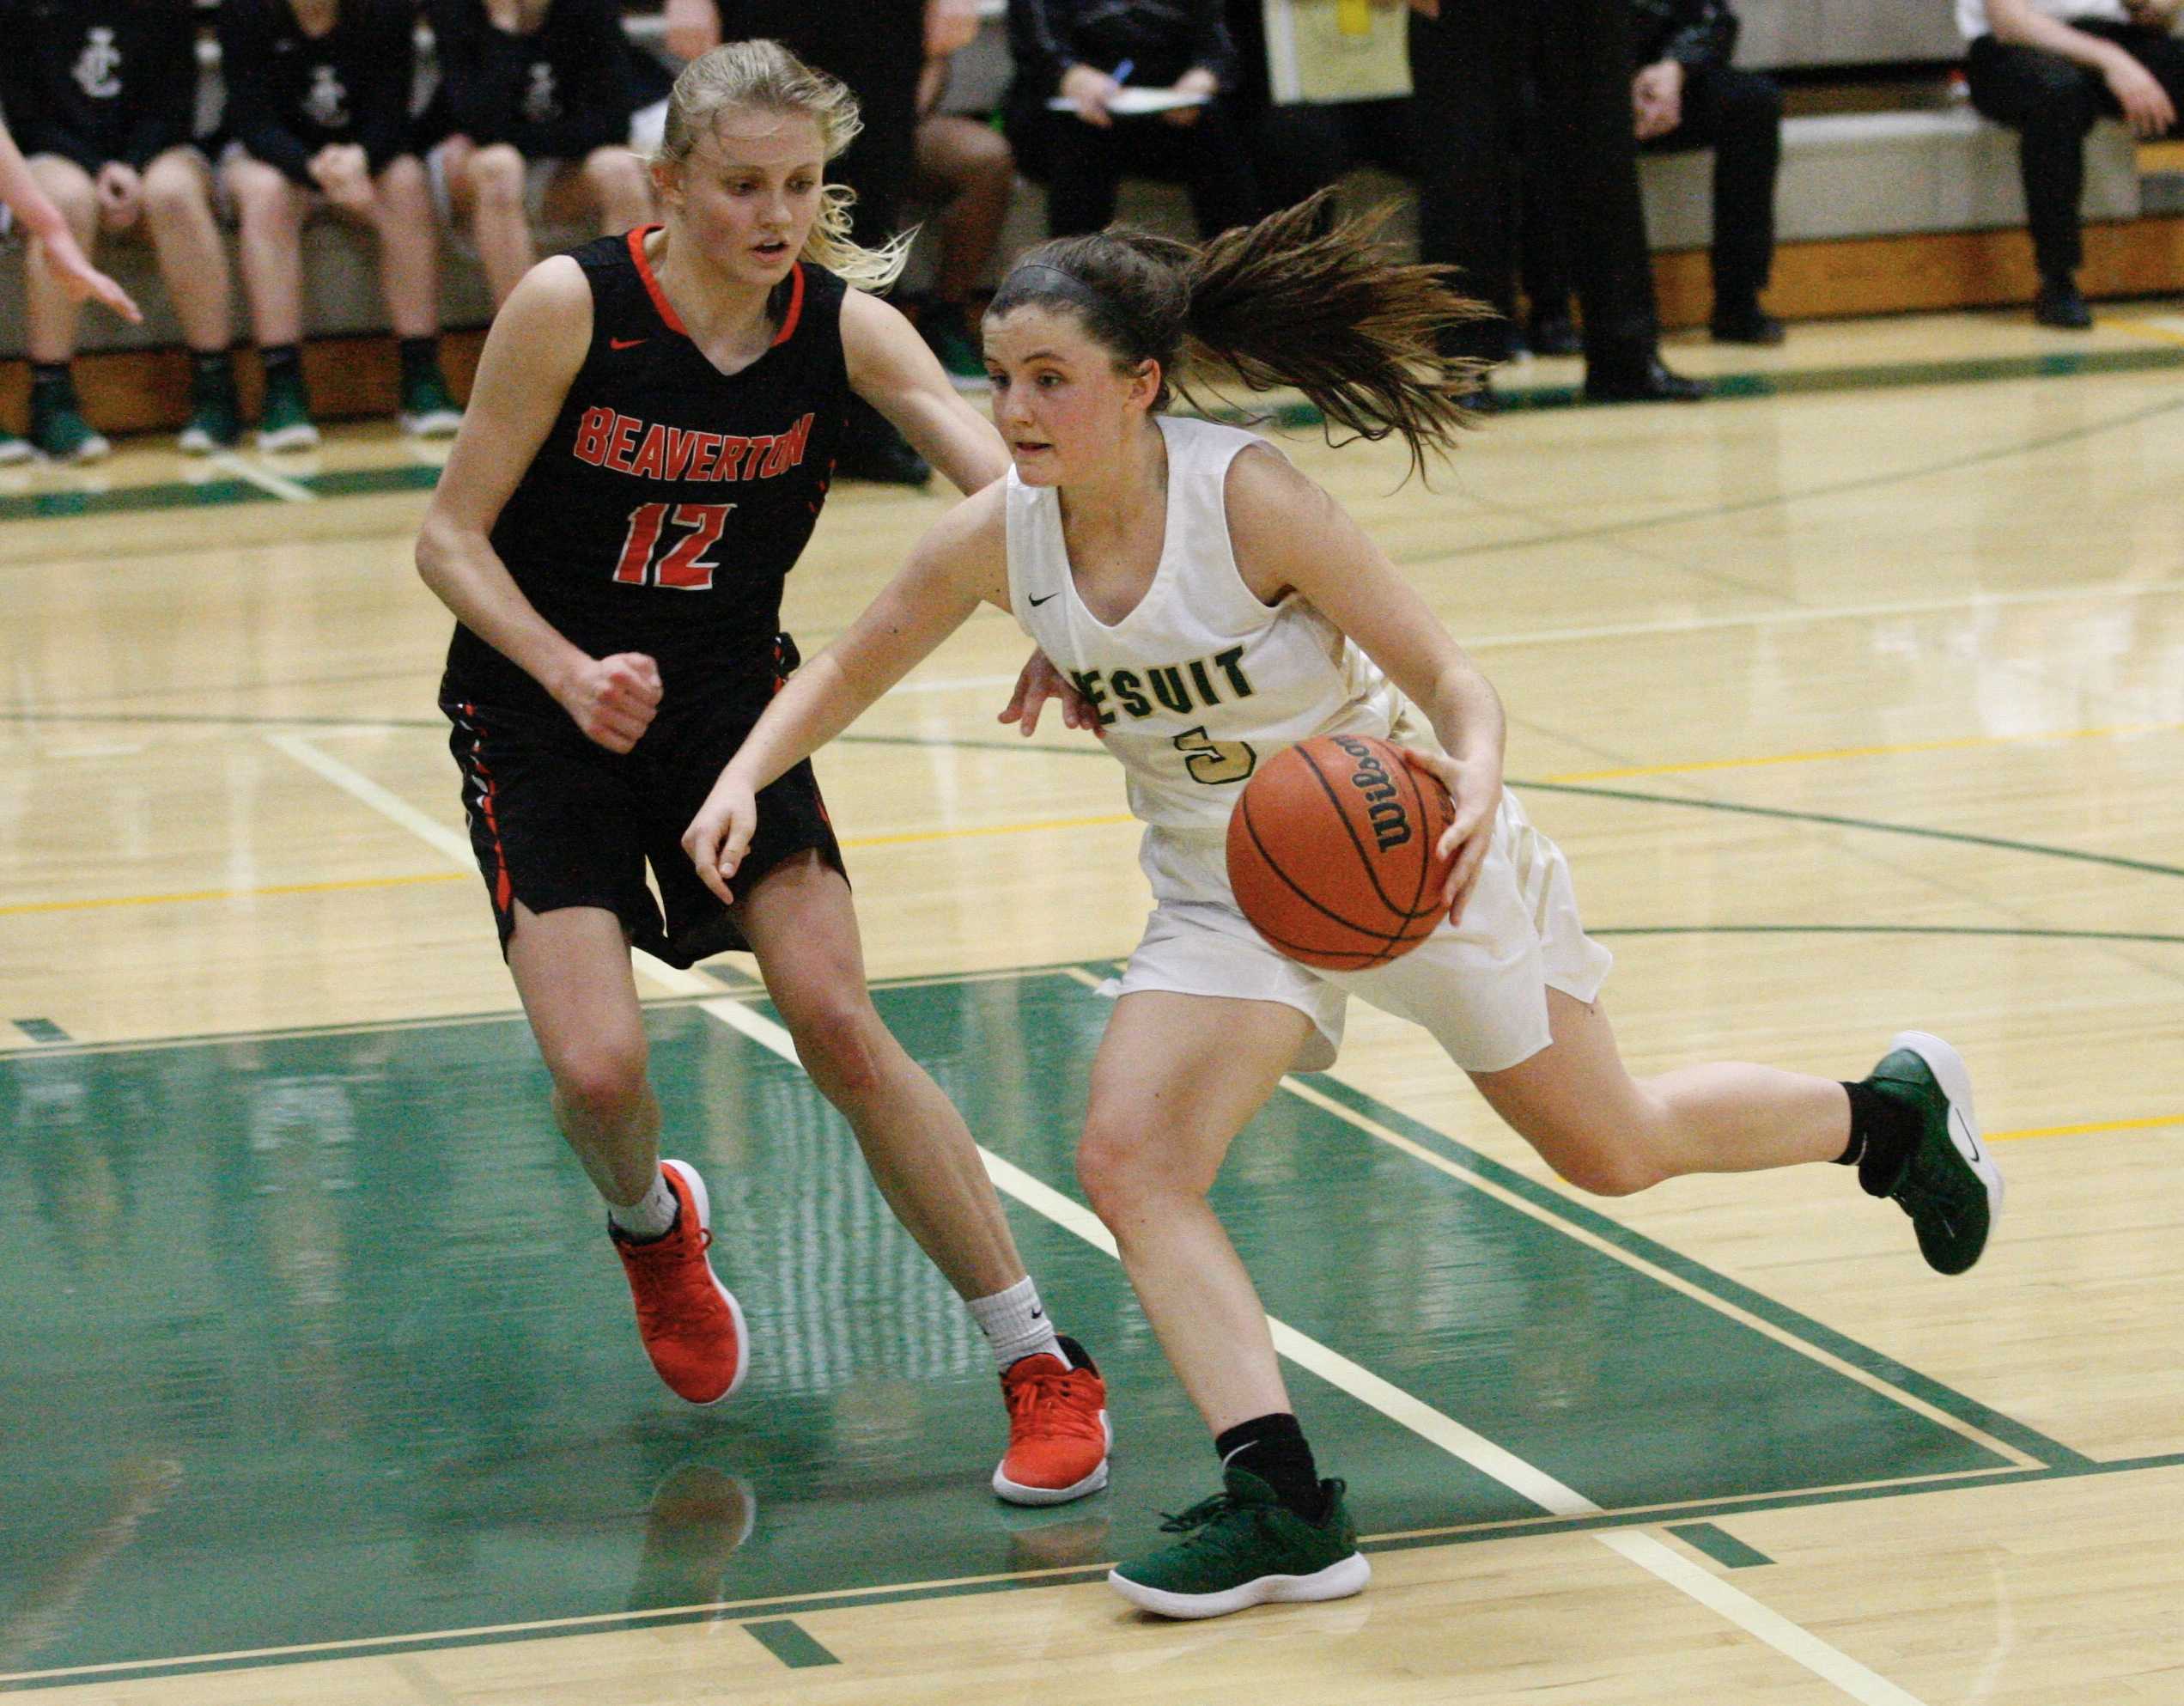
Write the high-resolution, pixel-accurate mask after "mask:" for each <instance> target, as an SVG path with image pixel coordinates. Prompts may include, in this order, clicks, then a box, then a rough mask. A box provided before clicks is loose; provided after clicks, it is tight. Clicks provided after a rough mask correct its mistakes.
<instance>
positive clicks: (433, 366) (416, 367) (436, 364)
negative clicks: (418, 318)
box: [394, 336, 440, 383]
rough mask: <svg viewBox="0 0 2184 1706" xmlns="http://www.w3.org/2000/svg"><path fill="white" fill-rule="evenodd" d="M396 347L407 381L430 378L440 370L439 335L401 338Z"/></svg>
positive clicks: (404, 377) (403, 376)
mask: <svg viewBox="0 0 2184 1706" xmlns="http://www.w3.org/2000/svg"><path fill="white" fill-rule="evenodd" d="M394 347H395V349H396V350H397V351H398V353H399V354H400V356H401V358H402V378H403V381H404V382H405V383H411V382H414V381H417V380H420V379H426V378H429V377H431V376H432V375H435V374H437V373H438V372H439V371H440V339H439V338H438V337H437V336H434V337H430V338H400V339H398V340H397V342H396V344H395V346H394Z"/></svg>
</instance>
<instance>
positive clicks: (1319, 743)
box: [1228, 734, 1456, 972]
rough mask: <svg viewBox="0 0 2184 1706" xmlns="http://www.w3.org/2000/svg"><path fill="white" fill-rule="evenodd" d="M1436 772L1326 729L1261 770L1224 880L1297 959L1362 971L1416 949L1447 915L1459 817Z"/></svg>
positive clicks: (1237, 824)
mask: <svg viewBox="0 0 2184 1706" xmlns="http://www.w3.org/2000/svg"><path fill="white" fill-rule="evenodd" d="M1455 816H1456V804H1455V801H1452V800H1451V799H1450V798H1449V791H1448V789H1446V788H1445V787H1444V786H1442V784H1441V783H1440V780H1439V778H1438V777H1431V776H1427V775H1425V774H1423V773H1422V772H1421V771H1416V770H1414V769H1412V768H1411V767H1410V765H1408V764H1406V763H1404V762H1403V756H1402V752H1400V751H1399V750H1397V748H1396V747H1395V746H1392V745H1390V743H1389V742H1388V741H1385V740H1378V739H1375V738H1374V737H1372V736H1371V735H1364V734H1322V735H1317V736H1315V737H1314V738H1313V739H1311V740H1304V741H1300V742H1299V743H1298V744H1297V745H1296V746H1292V747H1290V748H1289V749H1288V750H1287V752H1283V753H1281V755H1280V756H1278V757H1277V758H1275V759H1273V760H1272V761H1271V762H1269V763H1268V764H1267V765H1265V766H1264V767H1263V768H1262V769H1261V770H1260V771H1259V772H1258V774H1257V775H1256V776H1254V777H1252V778H1251V780H1250V783H1247V784H1246V785H1245V787H1244V796H1243V798H1241V799H1240V800H1238V801H1237V802H1236V811H1235V813H1234V814H1233V815H1232V816H1231V817H1230V819H1229V820H1228V880H1229V886H1230V887H1232V889H1234V890H1235V892H1236V900H1237V905H1239V906H1241V907H1242V908H1243V909H1244V917H1247V918H1249V919H1250V921H1251V923H1252V927H1253V928H1254V929H1256V930H1257V931H1258V932H1259V934H1260V935H1262V936H1264V937H1265V938H1266V939H1267V940H1268V941H1269V942H1271V943H1272V944H1273V945H1274V946H1275V947H1277V948H1279V949H1281V952H1282V953H1284V954H1287V955H1288V956H1289V958H1291V959H1292V960H1299V961H1301V962H1302V963H1303V964H1305V965H1306V966H1318V967H1319V968H1321V969H1322V970H1323V971H1329V972H1364V971H1369V970H1370V969H1371V968H1372V967H1373V966H1384V965H1386V964H1387V963H1388V962H1389V961H1390V960H1394V959H1396V958H1398V957H1399V956H1400V955H1402V954H1408V953H1409V952H1410V950H1411V949H1413V948H1414V947H1417V946H1418V944H1419V943H1420V942H1421V941H1425V940H1426V938H1427V936H1429V935H1432V934H1433V930H1434V928H1435V927H1436V926H1437V925H1438V924H1439V923H1440V922H1441V919H1442V917H1443V916H1444V912H1443V909H1442V906H1441V885H1442V884H1443V883H1444V882H1445V881H1446V880H1447V878H1448V872H1449V866H1450V865H1451V863H1452V862H1453V861H1452V860H1444V859H1439V858H1436V857H1435V856H1434V852H1433V850H1434V848H1435V846H1436V845H1437V844H1439V841H1440V838H1441V835H1442V832H1444V831H1445V830H1446V829H1447V828H1448V826H1449V825H1450V824H1451V822H1452V821H1454V819H1455Z"/></svg>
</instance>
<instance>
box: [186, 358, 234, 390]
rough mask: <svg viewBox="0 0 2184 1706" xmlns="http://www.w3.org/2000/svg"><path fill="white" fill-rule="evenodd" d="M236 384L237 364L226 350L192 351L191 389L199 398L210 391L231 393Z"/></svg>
mask: <svg viewBox="0 0 2184 1706" xmlns="http://www.w3.org/2000/svg"><path fill="white" fill-rule="evenodd" d="M234 384H235V363H234V357H233V356H230V355H229V354H228V352H227V351H226V350H191V351H190V388H191V390H192V392H194V393H197V394H198V395H199V396H203V395H204V393H207V392H210V391H231V390H233V389H234Z"/></svg>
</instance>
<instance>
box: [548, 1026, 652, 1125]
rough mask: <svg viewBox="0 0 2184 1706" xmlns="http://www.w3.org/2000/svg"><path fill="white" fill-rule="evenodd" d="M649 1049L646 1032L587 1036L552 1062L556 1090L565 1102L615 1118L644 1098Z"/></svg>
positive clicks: (600, 1116)
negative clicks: (624, 1035) (619, 1035)
mask: <svg viewBox="0 0 2184 1706" xmlns="http://www.w3.org/2000/svg"><path fill="white" fill-rule="evenodd" d="M647 1064H648V1050H647V1047H646V1044H645V1039H644V1035H643V1033H642V1032H638V1033H633V1034H631V1035H630V1036H626V1037H612V1036H604V1037H596V1038H589V1039H586V1040H585V1041H584V1042H583V1043H581V1044H579V1045H576V1046H575V1047H572V1048H569V1049H567V1050H565V1051H560V1052H559V1053H557V1055H556V1057H555V1058H554V1059H553V1060H552V1062H551V1067H552V1070H553V1078H554V1090H555V1092H556V1094H558V1095H559V1096H560V1098H561V1100H562V1102H563V1106H567V1107H569V1108H571V1109H573V1110H575V1111H576V1112H581V1113H583V1114H585V1115H586V1116H587V1117H588V1118H592V1119H594V1120H598V1121H601V1122H611V1121H613V1120H615V1119H617V1118H620V1117H621V1116H622V1115H624V1114H625V1113H627V1112H630V1109H632V1108H633V1107H636V1106H638V1105H640V1104H641V1103H642V1101H643V1100H644V1098H645V1095H646V1094H647V1091H646V1083H645V1069H646V1066H647Z"/></svg>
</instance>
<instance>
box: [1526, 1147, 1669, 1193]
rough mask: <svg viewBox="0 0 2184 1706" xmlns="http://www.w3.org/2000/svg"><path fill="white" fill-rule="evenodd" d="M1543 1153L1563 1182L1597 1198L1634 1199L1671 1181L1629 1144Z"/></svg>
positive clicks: (1642, 1153)
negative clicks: (1642, 1192)
mask: <svg viewBox="0 0 2184 1706" xmlns="http://www.w3.org/2000/svg"><path fill="white" fill-rule="evenodd" d="M1540 1153H1541V1154H1542V1155H1544V1156H1545V1157H1546V1159H1547V1164H1548V1166H1549V1167H1553V1168H1554V1171H1555V1172H1556V1173H1558V1174H1559V1175H1560V1177H1561V1178H1563V1179H1566V1180H1567V1181H1568V1182H1569V1183H1570V1184H1572V1185H1576V1186H1577V1187H1578V1189H1579V1190H1580V1191H1585V1192H1587V1193H1588V1194H1590V1195H1591V1196H1595V1197H1634V1196H1636V1195H1637V1194H1638V1193H1639V1192H1640V1191H1645V1190H1648V1189H1650V1188H1651V1187H1652V1186H1653V1185H1658V1184H1659V1183H1660V1182H1661V1181H1662V1180H1663V1179H1665V1178H1667V1177H1668V1174H1667V1173H1665V1172H1664V1170H1663V1169H1662V1168H1661V1167H1659V1166H1658V1164H1657V1163H1656V1162H1655V1161H1653V1160H1652V1157H1650V1156H1649V1155H1646V1154H1645V1153H1644V1152H1643V1151H1642V1150H1640V1149H1635V1148H1633V1147H1632V1146H1630V1145H1628V1144H1620V1143H1618V1144H1607V1143H1575V1144H1570V1145H1567V1146H1557V1147H1556V1148H1554V1149H1542V1150H1541V1151H1540Z"/></svg>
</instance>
